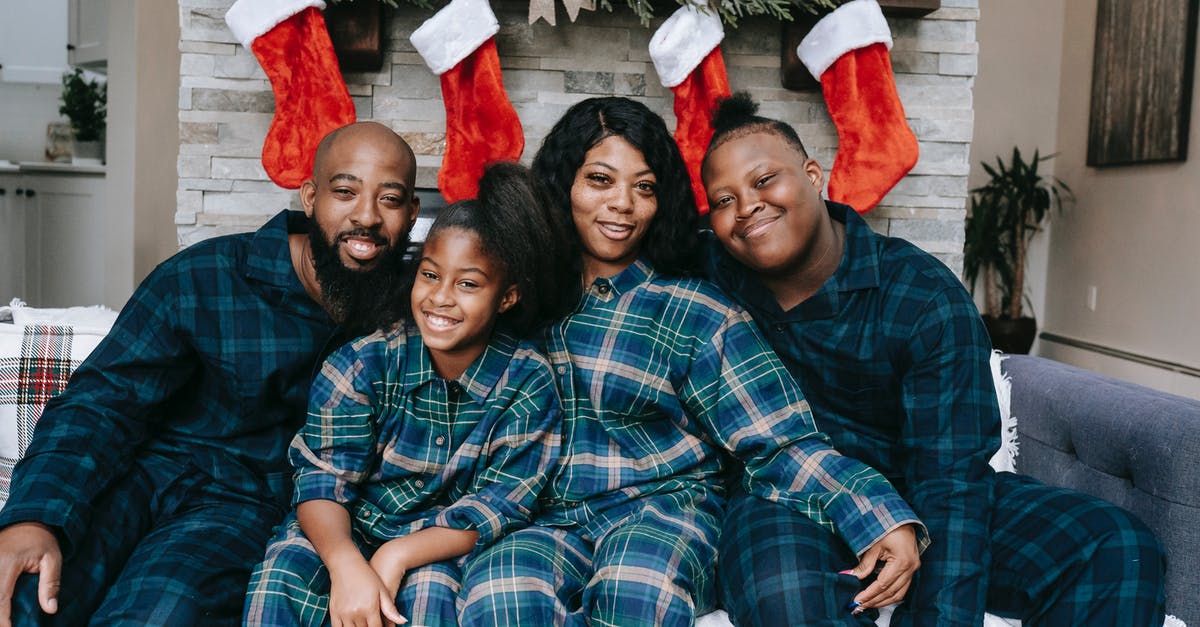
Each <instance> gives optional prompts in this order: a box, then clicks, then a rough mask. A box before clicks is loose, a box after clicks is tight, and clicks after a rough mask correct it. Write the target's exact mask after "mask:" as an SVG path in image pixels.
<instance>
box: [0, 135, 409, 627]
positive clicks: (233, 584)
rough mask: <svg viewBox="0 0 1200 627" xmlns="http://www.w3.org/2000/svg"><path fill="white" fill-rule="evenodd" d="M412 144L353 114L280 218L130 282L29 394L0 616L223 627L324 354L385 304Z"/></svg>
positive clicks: (405, 207)
mask: <svg viewBox="0 0 1200 627" xmlns="http://www.w3.org/2000/svg"><path fill="white" fill-rule="evenodd" d="M415 173H416V167H415V159H414V157H413V154H412V150H411V149H410V148H409V146H408V144H406V143H405V142H404V140H403V139H401V138H400V137H399V136H398V135H396V134H395V133H394V132H392V131H391V129H389V128H387V127H386V126H383V125H380V124H376V123H373V122H363V123H357V124H352V125H350V126H346V127H343V128H340V129H338V130H335V131H333V132H332V133H330V134H329V135H328V136H327V137H326V138H325V139H324V140H322V142H321V144H320V146H319V147H318V149H317V152H316V155H315V156H314V162H313V174H312V178H311V179H309V180H308V181H305V182H304V184H303V186H302V187H301V188H300V200H301V204H302V205H303V207H304V213H300V212H295V211H283V212H280V213H279V214H277V215H276V216H274V217H273V218H271V219H270V221H268V222H267V223H266V225H264V226H263V227H262V228H261V229H259V230H258V231H256V232H254V233H244V234H239V235H230V236H225V237H218V238H213V239H210V240H207V241H204V242H200V243H198V244H196V245H194V246H192V247H190V248H188V249H186V250H184V251H182V252H180V253H179V254H177V255H175V256H174V257H172V258H171V259H168V260H167V261H165V262H164V263H163V264H162V265H160V266H159V267H158V268H156V269H155V270H154V272H152V273H151V274H150V276H149V277H147V278H146V280H145V281H144V282H143V283H142V284H141V285H140V286H139V287H138V289H137V291H135V292H134V294H133V296H132V297H131V298H130V300H129V302H128V303H127V304H126V305H125V308H124V309H123V310H122V311H121V314H120V316H119V317H118V318H117V322H116V324H115V325H114V326H113V329H112V331H111V332H110V333H109V334H108V336H107V337H106V338H105V339H104V341H103V342H101V343H100V345H99V346H98V347H97V348H96V350H95V352H93V353H92V355H91V356H90V357H89V358H88V359H87V361H85V362H84V363H83V364H82V365H81V366H80V367H79V369H78V370H77V371H76V372H75V374H74V376H73V377H72V379H71V382H70V384H69V385H68V386H67V389H66V390H65V391H64V392H63V393H62V394H61V395H60V396H58V397H57V398H55V399H53V400H52V401H50V403H49V404H47V406H46V409H45V412H44V413H43V414H42V417H41V420H40V421H39V423H38V425H37V430H36V431H35V432H34V436H33V441H32V443H31V444H30V445H29V448H28V450H27V452H26V456H25V458H24V459H23V460H22V461H21V462H20V464H18V465H17V467H16V470H15V471H14V473H13V479H12V491H11V496H10V498H9V500H8V503H7V505H6V506H5V507H4V509H3V511H0V627H8V626H9V625H10V624H16V625H30V624H39V623H41V624H61V625H84V624H88V623H89V622H91V623H92V624H101V625H221V624H229V625H236V624H237V623H238V621H239V619H240V616H241V610H242V604H243V599H244V595H245V589H246V582H247V579H248V577H249V573H250V569H251V568H253V566H254V565H255V563H257V562H258V560H260V559H261V558H262V553H263V549H264V546H265V544H266V540H267V538H268V537H269V535H270V533H271V529H272V527H274V526H275V525H276V524H277V523H278V522H279V520H281V519H282V517H283V515H284V513H285V512H286V511H287V507H288V505H289V500H290V497H291V466H290V465H289V464H288V460H287V448H288V443H289V442H290V441H291V438H292V436H293V434H294V433H295V431H296V430H297V429H298V428H299V426H300V424H301V423H302V422H303V419H304V413H305V403H306V401H307V399H308V388H309V381H310V378H311V375H312V370H313V368H314V366H315V365H316V364H319V363H320V359H321V358H322V357H323V355H324V354H325V353H326V352H328V351H329V350H332V349H333V348H336V347H337V346H338V345H339V344H341V343H342V342H344V341H345V340H348V339H350V338H351V337H352V336H353V335H354V334H355V333H356V332H358V331H361V330H364V328H368V327H370V326H372V325H373V323H374V322H375V321H377V320H381V319H382V318H381V316H384V317H385V316H387V315H390V313H387V310H388V308H389V305H390V303H391V302H393V301H395V298H393V297H392V296H393V294H395V293H397V288H396V286H397V285H398V284H399V283H400V281H399V279H400V275H401V272H402V265H403V261H402V256H403V254H404V249H405V247H406V245H407V242H408V233H409V230H410V229H411V228H412V225H413V222H414V220H415V219H416V216H417V212H418V209H419V201H418V200H417V198H416V197H415V196H414V194H413V185H414V179H415V176H416V174H415Z"/></svg>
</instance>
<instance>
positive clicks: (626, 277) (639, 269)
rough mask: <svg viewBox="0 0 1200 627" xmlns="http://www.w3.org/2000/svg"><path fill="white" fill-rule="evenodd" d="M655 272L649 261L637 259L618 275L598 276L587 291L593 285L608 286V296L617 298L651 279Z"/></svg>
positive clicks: (589, 289) (587, 290) (588, 289)
mask: <svg viewBox="0 0 1200 627" xmlns="http://www.w3.org/2000/svg"><path fill="white" fill-rule="evenodd" d="M654 274H655V273H654V268H653V267H652V266H651V265H650V264H649V263H647V262H646V261H643V260H642V259H637V260H635V261H634V262H633V263H631V264H629V267H628V268H625V269H624V270H622V271H620V272H618V273H617V274H616V276H611V277H597V278H596V280H594V281H592V285H589V286H586V288H587V289H586V290H585V291H586V292H591V290H592V286H597V287H601V286H607V287H608V288H609V289H608V290H604V291H605V292H607V297H608V298H616V297H618V296H620V295H621V294H624V293H626V292H629V291H631V290H633V289H636V288H637V286H639V285H641V284H643V283H645V282H646V281H648V280H650V278H652V277H653V276H654ZM585 296H586V294H585Z"/></svg>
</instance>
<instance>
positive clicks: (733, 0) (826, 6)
mask: <svg viewBox="0 0 1200 627" xmlns="http://www.w3.org/2000/svg"><path fill="white" fill-rule="evenodd" d="M330 1H331V2H334V3H337V2H343V1H353V0H330ZM359 1H360V2H365V1H367V0H359ZM378 1H379V2H382V3H384V4H386V5H388V6H390V7H392V8H398V7H399V6H400V4H401V2H403V3H404V4H411V5H414V6H417V7H420V8H423V9H431V8H435V7H434V5H433V4H432V3H431V2H430V0H378ZM676 1H677V2H678V3H679V6H684V5H685V4H688V3H689V2H688V0H676ZM845 1H846V0H707V6H706V7H703V8H702V9H701V10H709V11H712V10H715V11H716V12H717V14H718V15H720V16H721V19H722V20H723V21H724V22H725V23H726V24H728V25H729V26H731V27H734V28H737V23H738V20H739V19H741V18H743V17H748V16H753V15H769V16H771V17H773V18H775V19H777V20H780V21H787V22H790V21H792V20H793V19H794V18H793V12H794V11H796V10H799V11H804V12H806V13H811V14H813V15H816V14H818V13H822V12H825V11H830V10H832V9H834V8H836V7H837V5H839V4H841V3H842V2H845ZM625 2H626V4H627V5H628V6H629V9H630V10H632V11H633V13H634V15H636V16H637V17H638V20H639V21H641V23H642V26H646V27H649V26H650V22H651V20H653V19H654V17H655V13H654V9H655V4H659V5H662V4H665V3H664V2H657V3H656V2H652V1H651V0H625ZM439 4H443V3H439ZM597 4H598V5H599V7H600V8H602V9H604V10H605V11H608V12H609V13H612V12H613V5H612V2H611V1H610V0H597ZM714 5H715V6H714ZM664 15H670V11H666V12H664Z"/></svg>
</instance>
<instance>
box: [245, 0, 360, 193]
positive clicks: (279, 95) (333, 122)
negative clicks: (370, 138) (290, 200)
mask: <svg viewBox="0 0 1200 627" xmlns="http://www.w3.org/2000/svg"><path fill="white" fill-rule="evenodd" d="M324 8H325V3H324V2H321V1H320V0H238V1H237V2H235V3H234V4H233V6H232V7H230V9H229V11H228V12H227V13H226V14H225V23H226V24H228V25H229V29H230V30H231V31H233V34H234V35H235V36H236V37H237V38H238V40H239V41H241V42H242V45H244V46H246V49H248V50H250V51H251V52H253V53H254V56H255V57H256V58H257V59H258V63H259V65H261V66H262V68H263V71H264V72H265V73H266V75H267V78H268V79H270V81H271V90H272V91H273V92H274V93H275V117H274V118H273V119H272V120H271V128H270V129H269V130H268V131H267V137H266V139H265V140H264V141H263V152H262V162H263V168H264V169H265V170H266V171H267V176H269V177H271V180H272V181H275V183H276V184H277V185H279V186H280V187H285V188H288V189H296V188H298V187H300V184H301V183H303V182H304V180H305V179H307V178H308V177H310V176H312V165H313V156H314V154H315V153H316V150H317V144H318V143H320V141H321V138H323V137H325V135H326V134H328V133H329V132H330V131H332V130H334V129H336V128H340V127H342V126H345V125H347V124H350V123H351V122H354V120H355V113H354V101H352V100H351V99H350V92H349V91H348V90H347V89H346V82H345V80H343V79H342V74H341V71H339V70H338V64H337V56H336V55H335V54H334V52H333V44H332V43H330V41H329V31H328V30H326V28H325V18H324V16H322V15H321V9H324Z"/></svg>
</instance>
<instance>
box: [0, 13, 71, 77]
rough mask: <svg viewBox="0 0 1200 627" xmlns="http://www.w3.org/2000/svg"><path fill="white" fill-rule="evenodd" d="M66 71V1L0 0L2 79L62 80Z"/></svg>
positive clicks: (0, 69)
mask: <svg viewBox="0 0 1200 627" xmlns="http://www.w3.org/2000/svg"><path fill="white" fill-rule="evenodd" d="M66 71H67V0H3V1H2V2H0V81H5V82H11V83H60V82H62V75H63V72H66Z"/></svg>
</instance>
